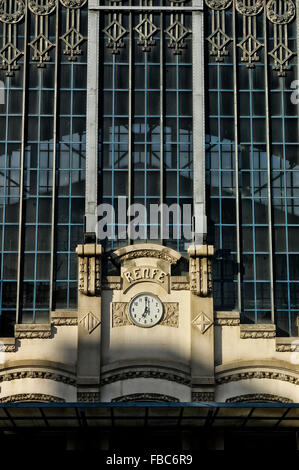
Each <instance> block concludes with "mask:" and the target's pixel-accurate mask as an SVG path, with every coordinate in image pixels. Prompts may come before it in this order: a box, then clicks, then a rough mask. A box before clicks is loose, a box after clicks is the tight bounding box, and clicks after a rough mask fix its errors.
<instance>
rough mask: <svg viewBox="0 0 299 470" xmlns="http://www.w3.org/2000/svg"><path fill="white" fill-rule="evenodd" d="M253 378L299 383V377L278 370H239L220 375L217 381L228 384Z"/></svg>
mask: <svg viewBox="0 0 299 470" xmlns="http://www.w3.org/2000/svg"><path fill="white" fill-rule="evenodd" d="M251 379H270V380H281V381H283V382H289V383H291V384H294V385H299V378H298V377H295V376H292V375H289V374H281V373H278V372H268V371H253V372H239V373H237V374H231V375H226V376H222V377H218V378H217V379H216V383H217V384H218V385H220V384H226V383H229V382H238V381H240V380H251Z"/></svg>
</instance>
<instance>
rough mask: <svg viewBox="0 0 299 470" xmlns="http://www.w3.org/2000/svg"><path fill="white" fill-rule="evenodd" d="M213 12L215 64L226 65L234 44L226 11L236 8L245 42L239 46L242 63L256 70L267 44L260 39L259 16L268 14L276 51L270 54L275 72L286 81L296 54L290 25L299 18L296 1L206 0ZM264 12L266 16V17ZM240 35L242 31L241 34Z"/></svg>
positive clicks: (209, 37) (212, 34) (212, 45)
mask: <svg viewBox="0 0 299 470" xmlns="http://www.w3.org/2000/svg"><path fill="white" fill-rule="evenodd" d="M205 3H206V5H207V7H209V8H210V10H211V28H212V32H211V34H210V35H209V36H208V37H207V40H208V41H209V43H210V45H211V49H210V55H212V56H214V57H215V61H216V62H220V61H223V59H224V57H225V56H227V55H228V45H229V43H230V42H231V41H232V40H233V38H232V37H231V35H229V34H227V18H226V16H227V11H228V9H229V8H230V7H232V8H233V9H234V8H235V10H236V13H237V14H238V15H241V16H242V24H243V27H242V40H241V41H240V42H239V43H238V44H237V46H238V48H240V50H241V52H242V55H241V62H244V63H246V66H247V67H248V68H254V67H255V63H256V62H258V61H259V60H260V54H261V51H262V49H263V47H264V44H263V43H262V42H261V41H260V40H259V39H258V34H259V33H258V29H257V21H258V19H257V18H258V16H259V15H261V14H265V15H266V18H267V20H268V21H270V22H271V23H272V24H273V30H274V31H273V33H274V34H273V36H274V48H273V49H272V50H271V51H269V52H268V54H269V56H270V57H272V59H274V64H273V65H272V68H273V70H275V71H277V74H278V76H280V77H283V76H285V75H286V72H287V71H288V70H290V59H291V58H292V57H293V56H294V55H295V52H294V51H293V50H291V48H290V47H289V38H288V24H289V23H291V22H292V21H293V20H294V19H295V17H296V7H295V4H294V1H293V0H268V1H265V0H234V1H233V0H205ZM263 12H264V13H263ZM240 33H241V31H240Z"/></svg>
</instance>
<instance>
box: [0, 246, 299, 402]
mask: <svg viewBox="0 0 299 470" xmlns="http://www.w3.org/2000/svg"><path fill="white" fill-rule="evenodd" d="M77 254H78V270H79V283H78V311H54V312H52V314H51V322H50V323H49V324H42V325H36V324H34V325H28V324H22V325H16V326H15V336H14V338H1V339H0V401H1V402H2V403H11V402H20V401H40V402H42V401H43V402H45V401H49V402H76V401H80V402H98V401H103V402H111V401H112V402H124V401H128V402H134V401H158V402H161V401H162V402H163V401H165V402H169V401H174V402H178V401H179V402H190V401H194V402H199V401H217V402H234V403H235V402H240V403H241V402H246V401H247V402H254V401H264V402H278V403H292V402H298V401H299V338H277V337H276V330H275V325H272V324H265V325H261V324H257V325H255V324H251V325H244V324H240V316H239V313H238V312H215V311H214V309H213V297H212V269H211V263H212V257H213V247H211V246H192V247H190V248H189V275H188V276H172V275H171V268H172V266H174V265H175V264H176V263H177V262H178V261H179V259H180V257H181V255H180V254H179V253H177V252H175V251H174V250H171V249H169V248H166V247H163V246H160V245H154V244H139V245H133V246H128V247H125V248H122V249H120V250H117V251H116V252H114V255H113V259H114V262H115V264H116V265H118V266H119V270H120V275H119V276H110V277H108V278H103V277H102V275H101V255H102V250H101V246H100V245H93V244H85V245H80V246H78V248H77ZM142 293H148V294H152V295H154V296H156V297H157V298H159V299H160V301H161V302H162V304H163V310H164V312H163V317H162V319H161V321H160V322H159V323H158V324H157V325H156V326H153V327H151V328H142V327H139V326H136V325H135V324H134V323H133V321H132V319H131V318H130V315H129V305H130V301H131V299H133V298H135V297H136V296H137V295H139V294H142Z"/></svg>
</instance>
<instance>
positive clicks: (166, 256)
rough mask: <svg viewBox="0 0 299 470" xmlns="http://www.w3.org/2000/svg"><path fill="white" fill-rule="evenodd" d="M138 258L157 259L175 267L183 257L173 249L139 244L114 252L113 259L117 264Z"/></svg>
mask: <svg viewBox="0 0 299 470" xmlns="http://www.w3.org/2000/svg"><path fill="white" fill-rule="evenodd" d="M137 258H157V259H161V260H163V261H167V262H168V263H170V264H173V265H175V264H176V263H177V262H178V260H179V259H180V258H181V255H180V254H179V253H178V252H177V251H175V250H172V249H171V248H168V247H166V246H163V245H156V244H153V243H138V244H136V245H130V246H126V247H124V248H120V249H119V250H116V251H114V253H113V254H112V259H113V261H114V262H115V263H116V264H122V263H123V262H124V261H128V260H133V259H137Z"/></svg>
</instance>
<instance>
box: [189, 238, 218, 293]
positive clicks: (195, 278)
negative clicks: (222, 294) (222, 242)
mask: <svg viewBox="0 0 299 470" xmlns="http://www.w3.org/2000/svg"><path fill="white" fill-rule="evenodd" d="M188 254H189V257H190V260H189V277H190V290H191V292H192V293H194V294H196V295H198V296H200V297H207V296H208V295H210V294H211V293H212V256H213V254H214V248H213V247H212V246H208V245H201V246H200V245H193V246H190V247H189V249H188Z"/></svg>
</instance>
